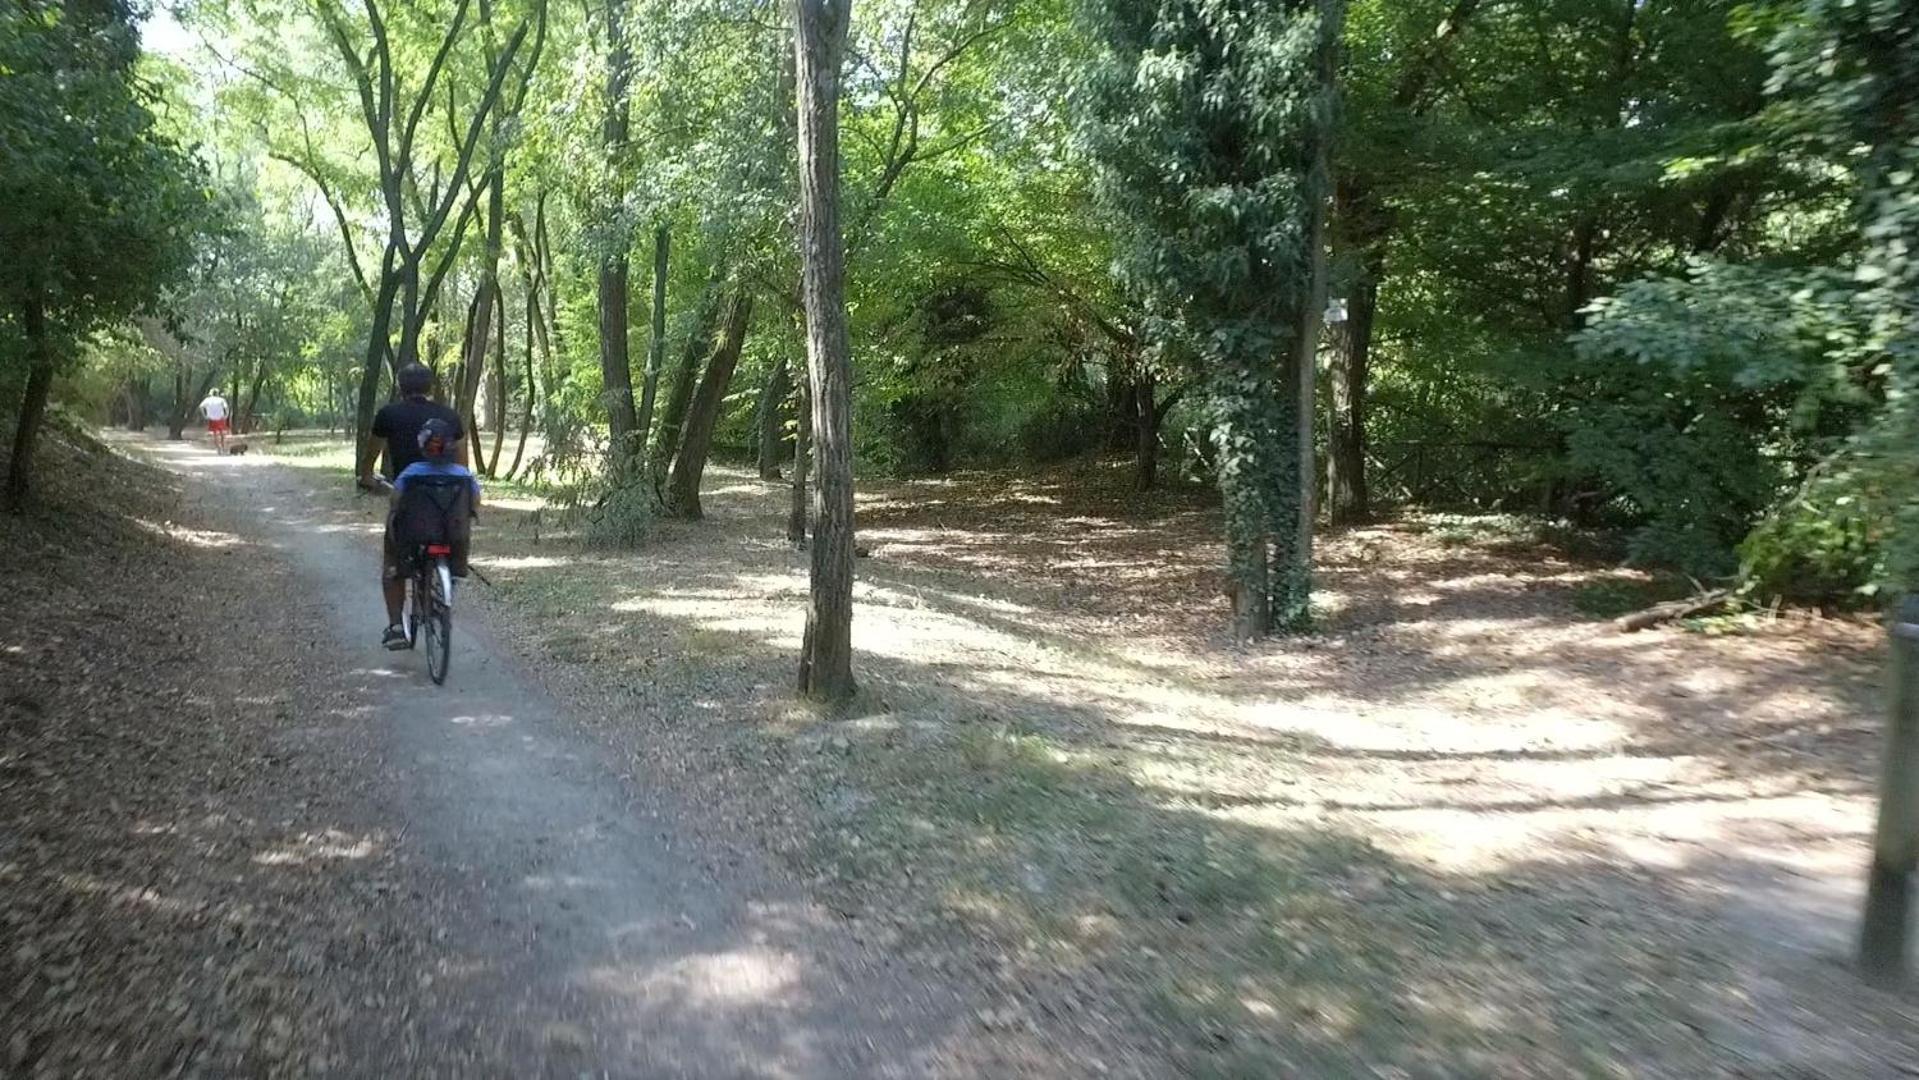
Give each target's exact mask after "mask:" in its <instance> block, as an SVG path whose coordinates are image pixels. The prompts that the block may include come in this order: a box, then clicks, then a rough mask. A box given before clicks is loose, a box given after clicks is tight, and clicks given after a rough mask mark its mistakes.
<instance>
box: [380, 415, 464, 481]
mask: <svg viewBox="0 0 1919 1080" xmlns="http://www.w3.org/2000/svg"><path fill="white" fill-rule="evenodd" d="M428 420H444V421H446V422H447V423H448V424H450V425H452V427H453V441H455V442H458V441H460V440H461V439H464V438H466V429H465V428H463V427H461V426H460V414H459V413H456V412H454V411H453V410H452V409H450V408H448V407H446V406H445V405H442V404H440V403H439V402H437V401H433V400H431V399H429V398H423V397H417V398H401V399H400V400H399V401H395V402H392V403H390V404H388V405H386V406H384V407H383V408H381V409H380V411H379V412H378V413H376V414H375V415H374V417H373V434H374V435H376V436H378V437H379V438H382V439H385V440H386V478H387V479H388V480H391V479H393V478H394V477H396V476H398V475H400V472H401V470H403V469H405V468H406V467H407V466H408V465H411V464H413V463H414V462H416V461H419V460H420V429H421V428H422V427H425V426H426V422H427V421H428Z"/></svg>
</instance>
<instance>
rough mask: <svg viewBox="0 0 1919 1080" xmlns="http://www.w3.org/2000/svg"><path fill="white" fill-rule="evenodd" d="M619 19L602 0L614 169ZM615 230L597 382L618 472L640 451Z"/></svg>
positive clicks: (604, 288) (620, 126)
mask: <svg viewBox="0 0 1919 1080" xmlns="http://www.w3.org/2000/svg"><path fill="white" fill-rule="evenodd" d="M624 20H625V0H607V3H606V126H605V143H606V156H607V159H608V160H609V161H610V162H611V163H612V164H613V166H614V168H615V170H616V171H617V169H618V168H619V166H620V165H621V164H623V162H624V160H625V157H626V147H627V134H628V132H627V119H628V118H627V101H626V87H627V80H628V78H629V77H630V74H631V73H630V70H629V69H630V67H631V61H632V53H631V51H630V50H629V49H628V47H627V41H626V27H625V25H624ZM618 213H619V211H618V208H617V207H615V206H611V205H609V206H607V207H606V208H605V214H606V216H607V217H608V218H609V219H612V218H614V217H616V216H617V215H618ZM609 223H612V222H611V221H609ZM617 232H618V236H617V239H616V240H615V246H614V248H613V250H611V251H608V252H606V253H605V254H604V255H602V256H601V258H600V290H599V301H600V379H601V386H602V388H603V391H604V394H605V398H606V419H607V429H608V434H609V435H610V436H611V451H612V461H613V464H614V467H615V468H616V469H623V468H624V467H625V464H626V462H628V461H629V460H631V459H632V458H633V457H634V456H635V455H636V454H638V453H640V452H641V451H642V450H643V449H644V448H643V447H641V446H638V445H636V444H635V441H634V440H635V436H636V434H637V429H638V427H639V417H638V416H637V415H635V413H634V410H633V366H632V359H631V357H630V356H629V354H628V352H627V323H626V318H627V313H626V305H627V289H626V278H627V257H626V249H627V237H626V235H625V231H624V229H620V230H617Z"/></svg>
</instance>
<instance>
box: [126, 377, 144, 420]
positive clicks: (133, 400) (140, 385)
mask: <svg viewBox="0 0 1919 1080" xmlns="http://www.w3.org/2000/svg"><path fill="white" fill-rule="evenodd" d="M147 393H148V391H147V380H146V377H145V376H140V377H138V378H133V379H129V380H127V430H128V431H145V430H146V429H147Z"/></svg>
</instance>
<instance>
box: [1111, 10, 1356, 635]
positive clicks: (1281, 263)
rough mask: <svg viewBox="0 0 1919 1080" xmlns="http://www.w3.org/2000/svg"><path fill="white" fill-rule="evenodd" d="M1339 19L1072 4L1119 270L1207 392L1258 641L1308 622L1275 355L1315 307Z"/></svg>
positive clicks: (1150, 322)
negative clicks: (1086, 41)
mask: <svg viewBox="0 0 1919 1080" xmlns="http://www.w3.org/2000/svg"><path fill="white" fill-rule="evenodd" d="M1340 9H1341V5H1340V4H1338V3H1315V2H1311V0H1165V2H1162V3H1158V4H1144V5H1143V4H1135V3H1121V2H1089V3H1087V4H1086V5H1085V6H1084V10H1085V18H1086V20H1087V22H1088V24H1089V25H1090V26H1091V28H1092V30H1093V32H1094V34H1095V35H1096V36H1097V39H1098V41H1099V43H1100V45H1101V49H1102V51H1101V53H1100V55H1099V56H1098V58H1097V59H1096V61H1095V62H1094V63H1093V64H1091V65H1090V66H1089V67H1088V73H1087V76H1086V80H1085V85H1084V86H1083V88H1082V97H1083V99H1084V103H1083V106H1082V108H1083V112H1084V114H1085V117H1086V122H1085V136H1084V137H1085V139H1086V142H1087V144H1088V148H1089V150H1090V152H1091V153H1092V155H1093V157H1094V158H1095V159H1096V160H1097V161H1098V162H1099V165H1100V172H1099V186H1098V190H1099V192H1100V195H1101V198H1102V201H1103V202H1104V204H1105V205H1106V207H1107V208H1108V209H1109V211H1110V212H1111V213H1112V215H1113V217H1114V218H1115V220H1116V221H1117V223H1118V225H1119V227H1120V229H1121V230H1122V233H1123V236H1124V242H1123V243H1122V245H1121V247H1120V251H1119V257H1118V261H1117V263H1116V270H1117V271H1118V274H1119V277H1120V279H1121V280H1122V282H1123V283H1124V284H1125V285H1126V287H1127V288H1128V289H1129V290H1130V291H1131V292H1132V293H1133V294H1134V295H1135V296H1137V297H1138V298H1139V299H1140V302H1141V305H1142V307H1143V308H1144V310H1145V313H1146V316H1147V322H1146V327H1147V331H1146V337H1147V341H1148V347H1149V349H1150V350H1151V352H1152V353H1153V354H1154V355H1155V356H1156V357H1157V358H1158V359H1159V361H1160V362H1161V363H1163V364H1167V365H1168V366H1172V367H1182V368H1187V369H1190V370H1191V371H1192V372H1193V373H1194V374H1195V375H1196V376H1197V377H1198V378H1200V379H1201V380H1203V382H1204V385H1205V389H1206V397H1207V400H1208V403H1209V406H1210V409H1209V413H1210V415H1209V419H1210V421H1211V426H1212V428H1213V432H1214V440H1215V444H1216V446H1217V448H1218V461H1217V469H1218V476H1219V484H1220V491H1221V494H1222V496H1223V498H1224V500H1225V505H1226V522H1227V536H1228V540H1227V546H1228V560H1229V563H1230V572H1231V574H1232V576H1233V578H1234V579H1235V581H1237V582H1238V583H1239V586H1240V588H1241V589H1242V590H1243V592H1244V594H1245V595H1246V596H1248V597H1250V598H1251V599H1250V600H1249V601H1248V602H1250V603H1253V604H1255V605H1257V606H1258V608H1259V610H1257V611H1255V612H1250V613H1243V614H1246V615H1248V616H1249V617H1250V626H1251V627H1253V628H1256V629H1257V631H1258V632H1262V633H1263V632H1265V631H1266V630H1268V629H1270V628H1273V627H1291V626H1293V625H1297V624H1299V623H1301V622H1302V621H1303V620H1304V619H1305V618H1306V617H1307V613H1308V609H1309V598H1308V589H1307V581H1306V576H1305V573H1304V568H1303V567H1301V566H1299V565H1297V564H1298V563H1299V562H1300V560H1302V559H1303V558H1304V553H1303V552H1300V551H1298V550H1297V545H1296V544H1295V542H1294V541H1295V539H1296V537H1297V524H1296V523H1297V520H1298V517H1299V515H1300V514H1301V513H1304V512H1305V508H1304V507H1303V506H1302V505H1301V499H1300V478H1301V471H1302V465H1303V463H1302V461H1301V460H1300V456H1299V453H1298V446H1297V444H1296V443H1295V442H1294V440H1293V438H1292V434H1291V433H1292V430H1293V420H1294V417H1295V415H1296V412H1297V410H1298V409H1300V408H1303V407H1306V406H1305V403H1303V402H1301V401H1300V399H1299V395H1298V387H1297V385H1295V384H1293V383H1291V382H1290V380H1287V379H1285V378H1284V377H1283V375H1282V374H1281V373H1282V371H1283V370H1284V364H1276V363H1275V358H1276V357H1285V356H1288V355H1291V354H1292V353H1293V352H1294V351H1295V350H1297V348H1298V340H1299V339H1298V335H1299V334H1300V333H1302V332H1303V331H1304V328H1305V327H1306V326H1307V325H1308V320H1309V310H1308V309H1309V306H1310V305H1311V304H1312V303H1313V301H1314V297H1313V288H1312V280H1313V273H1314V266H1315V260H1316V255H1317V253H1316V252H1315V251H1314V250H1313V249H1314V245H1315V243H1316V242H1317V234H1316V232H1315V220H1316V215H1317V213H1318V207H1319V203H1320V201H1321V200H1322V199H1323V198H1324V196H1325V193H1326V177H1325V174H1324V161H1323V158H1322V156H1321V154H1322V152H1323V147H1324V145H1325V142H1326V133H1327V129H1328V128H1329V127H1330V124H1331V122H1332V107H1333V103H1332V93H1331V87H1330V85H1329V84H1328V83H1329V80H1328V78H1327V75H1326V71H1325V63H1326V59H1327V50H1328V48H1329V47H1330V42H1331V41H1332V39H1333V36H1334V35H1335V34H1336V32H1337V28H1338V24H1339V13H1340ZM1273 548H1276V549H1277V550H1278V553H1279V554H1278V558H1277V559H1276V560H1275V563H1274V565H1273V566H1271V567H1269V565H1268V562H1267V560H1268V552H1269V549H1273ZM1275 571H1277V572H1275Z"/></svg>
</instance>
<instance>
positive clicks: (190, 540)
mask: <svg viewBox="0 0 1919 1080" xmlns="http://www.w3.org/2000/svg"><path fill="white" fill-rule="evenodd" d="M128 520H130V521H132V522H133V523H134V524H135V525H138V526H139V527H140V528H142V529H144V530H146V531H147V532H149V533H152V534H153V535H155V536H159V537H164V538H166V539H168V540H177V541H179V542H180V543H183V544H188V545H191V546H193V547H199V548H230V547H241V546H243V545H245V544H246V543H247V541H245V540H242V539H241V538H240V537H238V536H236V535H234V534H233V533H230V532H218V531H215V530H212V529H189V528H187V527H186V526H184V525H175V524H174V523H173V522H171V521H148V520H147V519H145V518H130V519H128Z"/></svg>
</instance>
